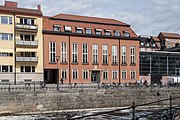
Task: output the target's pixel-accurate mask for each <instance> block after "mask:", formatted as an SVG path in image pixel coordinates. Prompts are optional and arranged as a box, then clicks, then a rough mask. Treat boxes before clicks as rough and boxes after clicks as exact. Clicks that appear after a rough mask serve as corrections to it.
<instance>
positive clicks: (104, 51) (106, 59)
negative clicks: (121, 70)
mask: <svg viewBox="0 0 180 120" xmlns="http://www.w3.org/2000/svg"><path fill="white" fill-rule="evenodd" d="M102 48H103V64H107V63H108V45H103V46H102Z"/></svg>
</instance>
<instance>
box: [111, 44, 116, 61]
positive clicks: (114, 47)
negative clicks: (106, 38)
mask: <svg viewBox="0 0 180 120" xmlns="http://www.w3.org/2000/svg"><path fill="white" fill-rule="evenodd" d="M112 64H117V46H115V45H113V46H112Z"/></svg>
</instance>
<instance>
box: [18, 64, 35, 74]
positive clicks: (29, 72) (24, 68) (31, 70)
mask: <svg viewBox="0 0 180 120" xmlns="http://www.w3.org/2000/svg"><path fill="white" fill-rule="evenodd" d="M21 67H23V71H21ZM25 67H30V68H31V71H30V72H26V71H25ZM32 67H34V72H33V71H32ZM20 72H21V73H35V72H36V67H35V66H30V65H29V66H28V65H25V66H20Z"/></svg>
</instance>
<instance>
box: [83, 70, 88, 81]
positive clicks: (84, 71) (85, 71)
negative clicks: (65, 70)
mask: <svg viewBox="0 0 180 120" xmlns="http://www.w3.org/2000/svg"><path fill="white" fill-rule="evenodd" d="M84 73H85V74H86V75H87V78H85V76H84ZM82 79H84V80H87V79H89V71H88V70H82Z"/></svg>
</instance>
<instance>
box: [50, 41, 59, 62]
mask: <svg viewBox="0 0 180 120" xmlns="http://www.w3.org/2000/svg"><path fill="white" fill-rule="evenodd" d="M51 44H55V51H51V50H53V46H54V45H52V46H51ZM51 54H52V57H53V54H55V56H54V58H51ZM53 59H55V61H53ZM51 60H52V61H51ZM49 62H50V63H56V62H57V60H56V42H49Z"/></svg>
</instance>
